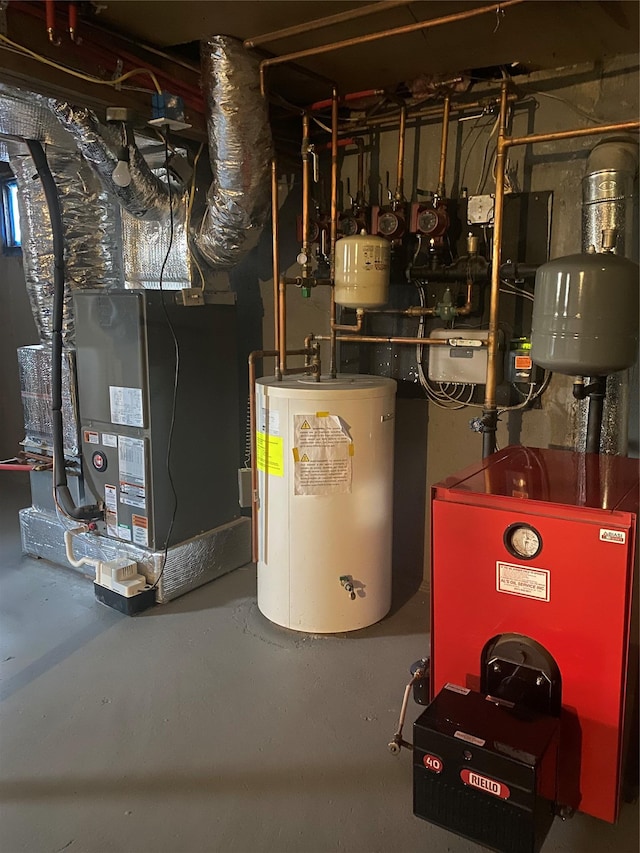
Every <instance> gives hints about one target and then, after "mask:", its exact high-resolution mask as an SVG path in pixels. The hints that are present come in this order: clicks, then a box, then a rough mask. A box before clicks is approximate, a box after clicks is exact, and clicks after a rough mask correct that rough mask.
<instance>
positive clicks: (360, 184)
mask: <svg viewBox="0 0 640 853" xmlns="http://www.w3.org/2000/svg"><path fill="white" fill-rule="evenodd" d="M354 142H355V144H356V145H357V146H358V177H357V179H356V205H357V206H358V207H364V203H365V200H364V139H360V137H357V138H356V139H354Z"/></svg>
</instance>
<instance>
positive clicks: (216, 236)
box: [196, 36, 273, 269]
mask: <svg viewBox="0 0 640 853" xmlns="http://www.w3.org/2000/svg"><path fill="white" fill-rule="evenodd" d="M200 47H201V51H200V54H201V61H202V79H203V87H204V93H205V98H206V104H207V132H208V136H209V157H210V159H211V169H212V172H213V182H212V184H211V187H210V188H209V192H208V194H207V210H206V212H205V215H204V218H203V220H202V224H201V226H200V228H199V230H198V233H197V236H196V245H197V246H198V249H199V250H200V251H201V253H202V254H203V256H204V257H205V258H206V259H207V261H208V262H209V263H210V264H211V265H212V266H213V267H217V268H220V269H225V268H229V267H232V266H234V265H235V264H237V263H238V261H239V260H240V259H241V258H242V256H243V255H244V254H245V253H246V252H247V251H248V250H249V249H250V248H252V246H253V245H255V243H256V242H257V239H258V237H259V236H260V232H261V230H262V227H263V225H264V224H265V222H266V220H267V216H268V214H269V207H270V192H269V188H270V184H269V175H270V168H271V166H270V163H271V158H272V156H273V143H272V139H271V130H270V127H269V116H268V110H267V104H266V100H265V98H264V97H263V96H262V94H261V92H260V78H259V64H258V60H257V59H256V58H255V57H253V56H252V55H251V54H249V53H247V51H245V50H244V49H243V47H242V43H241V42H239V41H237V40H236V39H233V38H229V37H227V36H214V37H212V38H210V39H208V40H206V41H203V42H202V43H201V46H200Z"/></svg>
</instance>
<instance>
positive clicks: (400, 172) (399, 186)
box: [394, 104, 407, 202]
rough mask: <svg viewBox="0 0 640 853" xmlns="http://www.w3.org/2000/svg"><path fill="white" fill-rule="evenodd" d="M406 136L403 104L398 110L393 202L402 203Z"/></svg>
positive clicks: (405, 115) (405, 118)
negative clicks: (398, 127) (396, 159)
mask: <svg viewBox="0 0 640 853" xmlns="http://www.w3.org/2000/svg"><path fill="white" fill-rule="evenodd" d="M406 135H407V107H406V104H403V105H402V107H401V108H400V131H399V133H398V166H397V176H398V177H397V180H396V193H395V196H394V199H395V201H397V202H402V201H404V200H405V199H404V143H405V138H406Z"/></svg>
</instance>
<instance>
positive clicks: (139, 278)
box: [121, 195, 191, 290]
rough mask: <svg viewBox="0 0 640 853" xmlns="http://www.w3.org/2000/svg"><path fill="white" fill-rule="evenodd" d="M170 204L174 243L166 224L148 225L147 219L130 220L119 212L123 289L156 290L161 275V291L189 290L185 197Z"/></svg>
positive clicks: (174, 199) (175, 197) (123, 212)
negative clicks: (186, 288) (120, 217)
mask: <svg viewBox="0 0 640 853" xmlns="http://www.w3.org/2000/svg"><path fill="white" fill-rule="evenodd" d="M172 204H173V239H171V237H172V235H171V230H170V229H169V228H168V226H167V223H166V222H150V221H149V220H148V219H139V218H137V217H135V216H132V215H131V214H130V213H127V211H126V210H122V211H121V215H122V260H123V264H124V281H125V286H126V287H128V288H131V289H135V288H148V289H149V288H153V289H158V288H159V287H160V274H161V273H162V287H163V289H166V290H180V289H182V288H184V287H191V270H190V264H189V247H188V245H187V198H186V196H185V195H177V196H174V198H173V202H172ZM170 243H171V251H169V245H170ZM167 252H169V253H168V254H167ZM165 261H166V263H165Z"/></svg>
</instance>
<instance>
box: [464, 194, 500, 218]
mask: <svg viewBox="0 0 640 853" xmlns="http://www.w3.org/2000/svg"><path fill="white" fill-rule="evenodd" d="M495 201H496V200H495V196H492V195H471V196H469V199H468V203H467V225H492V224H493V216H494V208H495Z"/></svg>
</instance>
